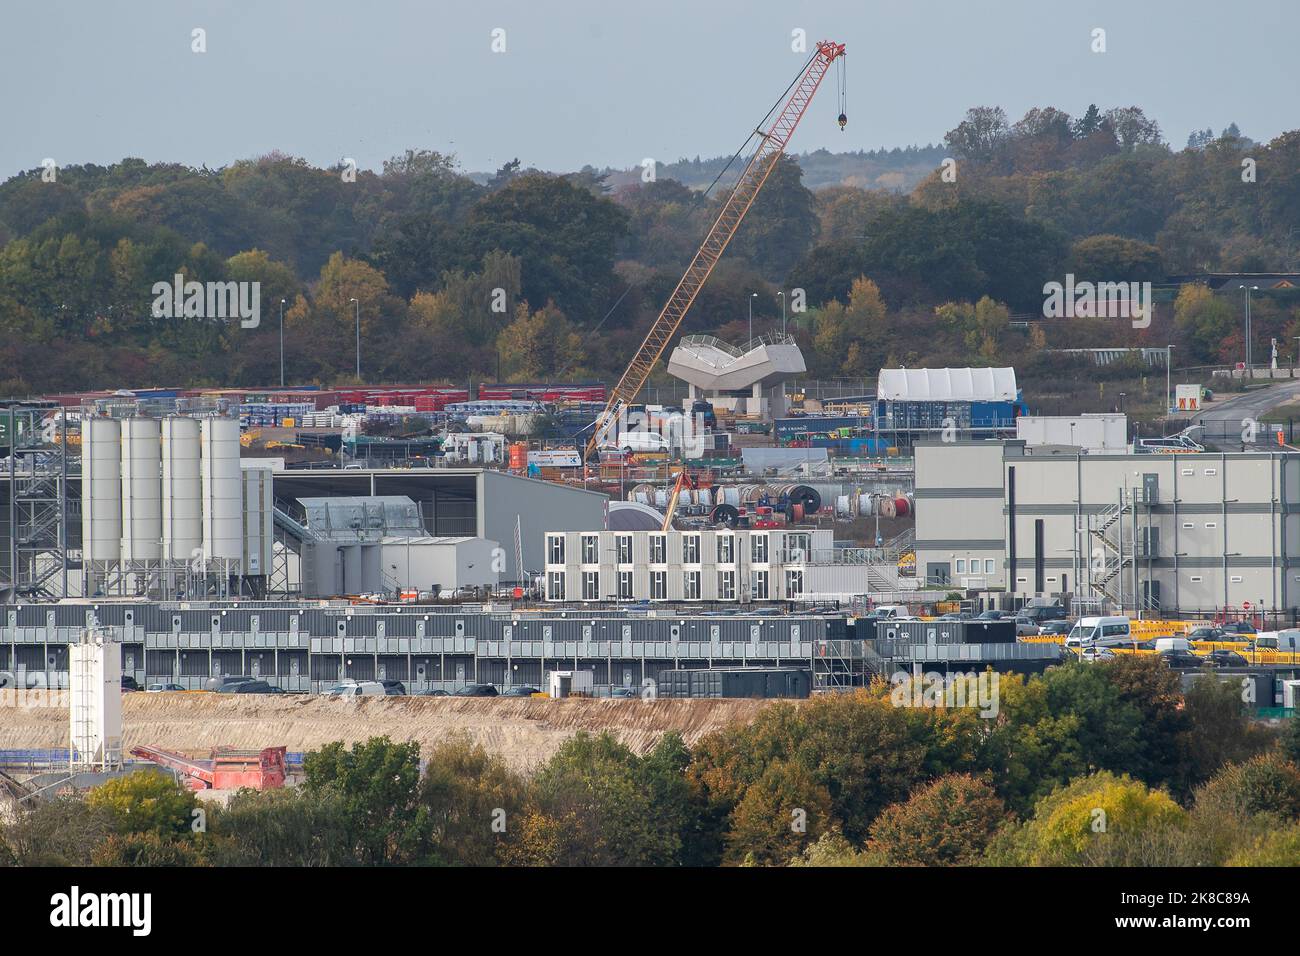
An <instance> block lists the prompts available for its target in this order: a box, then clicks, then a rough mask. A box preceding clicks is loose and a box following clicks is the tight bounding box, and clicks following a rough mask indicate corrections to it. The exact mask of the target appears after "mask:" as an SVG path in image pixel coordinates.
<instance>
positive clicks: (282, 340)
mask: <svg viewBox="0 0 1300 956" xmlns="http://www.w3.org/2000/svg"><path fill="white" fill-rule="evenodd" d="M280 387H281V388H284V299H281V300H280Z"/></svg>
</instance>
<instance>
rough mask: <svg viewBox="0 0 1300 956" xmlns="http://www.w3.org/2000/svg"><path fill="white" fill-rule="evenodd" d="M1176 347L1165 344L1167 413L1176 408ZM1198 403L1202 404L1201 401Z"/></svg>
mask: <svg viewBox="0 0 1300 956" xmlns="http://www.w3.org/2000/svg"><path fill="white" fill-rule="evenodd" d="M1173 350H1174V347H1173V346H1172V345H1166V346H1165V414H1167V415H1168V414H1170V413H1172V412H1173V410H1174V392H1173V385H1172V384H1171V383H1172V382H1173V356H1172V354H1171V353H1172V352H1173ZM1197 404H1200V403H1199V402H1198V403H1197Z"/></svg>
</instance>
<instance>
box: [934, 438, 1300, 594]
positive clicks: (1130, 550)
mask: <svg viewBox="0 0 1300 956" xmlns="http://www.w3.org/2000/svg"><path fill="white" fill-rule="evenodd" d="M916 499H917V517H916V559H917V569H918V574H922V575H924V576H925V578H926V580H927V582H928V583H929V584H931V585H936V586H942V585H944V584H951V585H953V586H956V587H963V588H968V589H972V590H1005V591H1006V592H1008V593H1009V594H1011V595H1014V596H1015V597H1017V598H1025V599H1027V598H1031V597H1037V596H1044V597H1045V596H1050V595H1058V594H1068V595H1074V596H1077V597H1085V598H1091V599H1095V600H1099V601H1102V602H1104V603H1109V604H1113V605H1116V606H1119V607H1122V608H1124V609H1126V610H1142V611H1149V612H1160V613H1165V614H1169V613H1175V612H1179V613H1210V612H1214V611H1216V610H1220V609H1225V608H1228V609H1233V610H1237V611H1240V610H1243V609H1247V608H1250V609H1254V610H1263V611H1277V612H1285V611H1289V610H1292V609H1294V608H1296V607H1297V605H1300V515H1298V514H1297V506H1298V505H1300V455H1296V454H1293V453H1245V454H1209V453H1202V454H1178V455H1173V454H1171V455H1156V454H1111V455H1107V454H1102V455H1097V454H1091V455H1078V454H1070V455H1063V454H1035V453H1034V449H1032V448H1027V447H1026V446H1025V444H1024V443H1023V442H1019V441H1007V442H952V443H944V442H927V443H921V444H919V445H917V447H916Z"/></svg>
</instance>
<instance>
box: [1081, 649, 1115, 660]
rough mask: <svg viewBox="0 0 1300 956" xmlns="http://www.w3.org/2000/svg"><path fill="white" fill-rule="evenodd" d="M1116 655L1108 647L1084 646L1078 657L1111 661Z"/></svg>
mask: <svg viewBox="0 0 1300 956" xmlns="http://www.w3.org/2000/svg"><path fill="white" fill-rule="evenodd" d="M1116 656H1117V655H1116V654H1115V652H1114V651H1112V650H1111V649H1110V648H1109V647H1085V648H1084V649H1083V651H1082V653H1080V655H1079V657H1080V659H1081V660H1085V661H1111V660H1114V659H1115V657H1116Z"/></svg>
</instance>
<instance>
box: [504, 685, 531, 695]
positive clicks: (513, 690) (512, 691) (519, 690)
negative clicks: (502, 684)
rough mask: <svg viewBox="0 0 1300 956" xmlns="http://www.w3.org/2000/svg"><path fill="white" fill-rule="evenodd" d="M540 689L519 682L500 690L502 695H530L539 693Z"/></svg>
mask: <svg viewBox="0 0 1300 956" xmlns="http://www.w3.org/2000/svg"><path fill="white" fill-rule="evenodd" d="M540 693H541V691H540V690H538V689H537V688H536V687H528V686H526V685H523V684H520V685H518V686H516V687H507V688H506V689H505V690H503V691H502V692H501V695H500V696H502V697H532V696H533V695H534V694H540Z"/></svg>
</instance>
